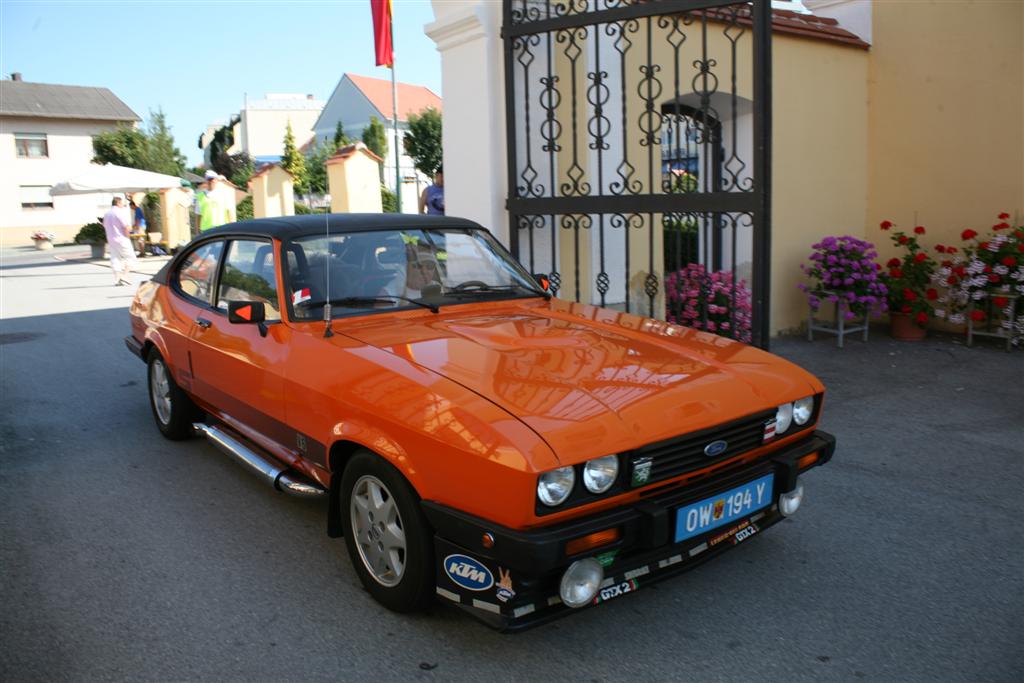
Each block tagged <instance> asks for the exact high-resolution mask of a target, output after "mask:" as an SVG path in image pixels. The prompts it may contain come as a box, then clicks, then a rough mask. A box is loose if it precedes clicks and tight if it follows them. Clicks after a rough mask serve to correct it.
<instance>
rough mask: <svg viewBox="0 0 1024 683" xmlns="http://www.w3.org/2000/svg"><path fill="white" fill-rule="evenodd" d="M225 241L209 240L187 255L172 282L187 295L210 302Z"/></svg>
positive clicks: (204, 302) (205, 302)
mask: <svg viewBox="0 0 1024 683" xmlns="http://www.w3.org/2000/svg"><path fill="white" fill-rule="evenodd" d="M223 249H224V242H222V241H217V242H209V243H207V244H204V245H203V246H201V247H199V248H198V249H196V250H195V251H193V252H192V253H191V254H189V255H188V256H186V257H185V260H184V261H182V263H181V266H180V267H179V268H178V271H177V272H176V273H175V274H174V276H173V278H172V280H171V282H172V283H173V284H174V286H175V288H176V289H177V290H178V291H180V292H181V293H182V294H184V295H185V296H187V297H189V298H192V299H196V300H198V301H199V302H200V303H203V304H209V303H210V301H211V299H212V295H213V278H214V277H216V275H217V263H218V262H219V261H220V254H221V251H223Z"/></svg>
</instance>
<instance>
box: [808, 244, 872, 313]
mask: <svg viewBox="0 0 1024 683" xmlns="http://www.w3.org/2000/svg"><path fill="white" fill-rule="evenodd" d="M811 248H812V249H814V251H812V252H811V254H810V255H809V256H808V257H807V263H806V264H803V265H801V266H800V268H801V270H803V271H804V273H806V274H807V277H808V278H809V279H810V283H809V284H805V283H800V284H799V285H797V286H798V287H799V288H800V290H801V291H802V292H804V293H805V294H806V295H807V303H808V304H810V306H811V308H812V309H814V310H818V308H820V307H821V304H822V302H824V301H828V302H832V303H836V302H839V301H840V300H842V301H843V306H842V310H843V317H844V318H845V319H847V320H853V319H854V318H859V317H864V316H867V315H869V314H870V315H875V316H877V315H880V314H881V313H883V312H885V311H886V310H887V308H888V304H887V295H888V291H889V290H888V288H887V287H886V284H885V282H884V281H883V278H882V276H881V275H880V274H879V272H878V271H879V270H881V266H880V265H879V264H878V263H876V262H875V259H876V258H877V257H878V252H877V251H875V245H873V244H871V243H870V242H865V241H864V240H859V239H857V238H856V237H851V236H850V235H844V236H842V237H826V238H825V239H823V240H821V241H820V242H818V243H817V244H812V245H811Z"/></svg>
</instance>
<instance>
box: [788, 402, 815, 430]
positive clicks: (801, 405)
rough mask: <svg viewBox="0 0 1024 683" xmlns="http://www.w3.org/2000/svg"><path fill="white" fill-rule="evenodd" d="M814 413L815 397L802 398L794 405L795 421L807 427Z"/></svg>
mask: <svg viewBox="0 0 1024 683" xmlns="http://www.w3.org/2000/svg"><path fill="white" fill-rule="evenodd" d="M813 413H814V397H813V396H808V397H807V398H802V399H800V400H799V401H797V402H795V403H794V404H793V421H794V422H796V423H797V424H798V425H805V424H807V421H808V420H810V419H811V415H812V414H813Z"/></svg>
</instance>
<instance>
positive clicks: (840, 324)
mask: <svg viewBox="0 0 1024 683" xmlns="http://www.w3.org/2000/svg"><path fill="white" fill-rule="evenodd" d="M822 294H824V295H825V296H829V295H835V296H838V297H839V300H838V301H836V303H835V312H834V314H833V320H832V321H831V322H829V321H823V320H817V319H815V317H814V310H815V309H814V307H813V306H811V305H808V306H807V310H808V312H807V341H814V333H815V332H822V333H824V334H832V335H835V337H836V346H838V347H839V348H843V338H844V337H845V336H846V335H848V334H856V333H857V332H861V333H862V336H861V341H867V340H868V316H867V314H865V315H864V317H863V318H861V319H860V321H859V322H858V321H855V320H850V321H847V320H846V311H847V310H848V306H849V304H848V303H847V301H846V298H845V297H843V296H841V295H840V294H839V293H838V292H828V291H826V292H822ZM822 306H823V307H824V302H822Z"/></svg>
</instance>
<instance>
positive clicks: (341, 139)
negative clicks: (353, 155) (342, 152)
mask: <svg viewBox="0 0 1024 683" xmlns="http://www.w3.org/2000/svg"><path fill="white" fill-rule="evenodd" d="M351 144H352V140H351V139H350V138H349V137H348V136H347V135H345V131H344V130H342V129H341V121H340V120H339V121H338V125H337V126H335V128H334V150H335V151H337V150H339V149H341V148H342V147H344V146H345V145H351Z"/></svg>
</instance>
